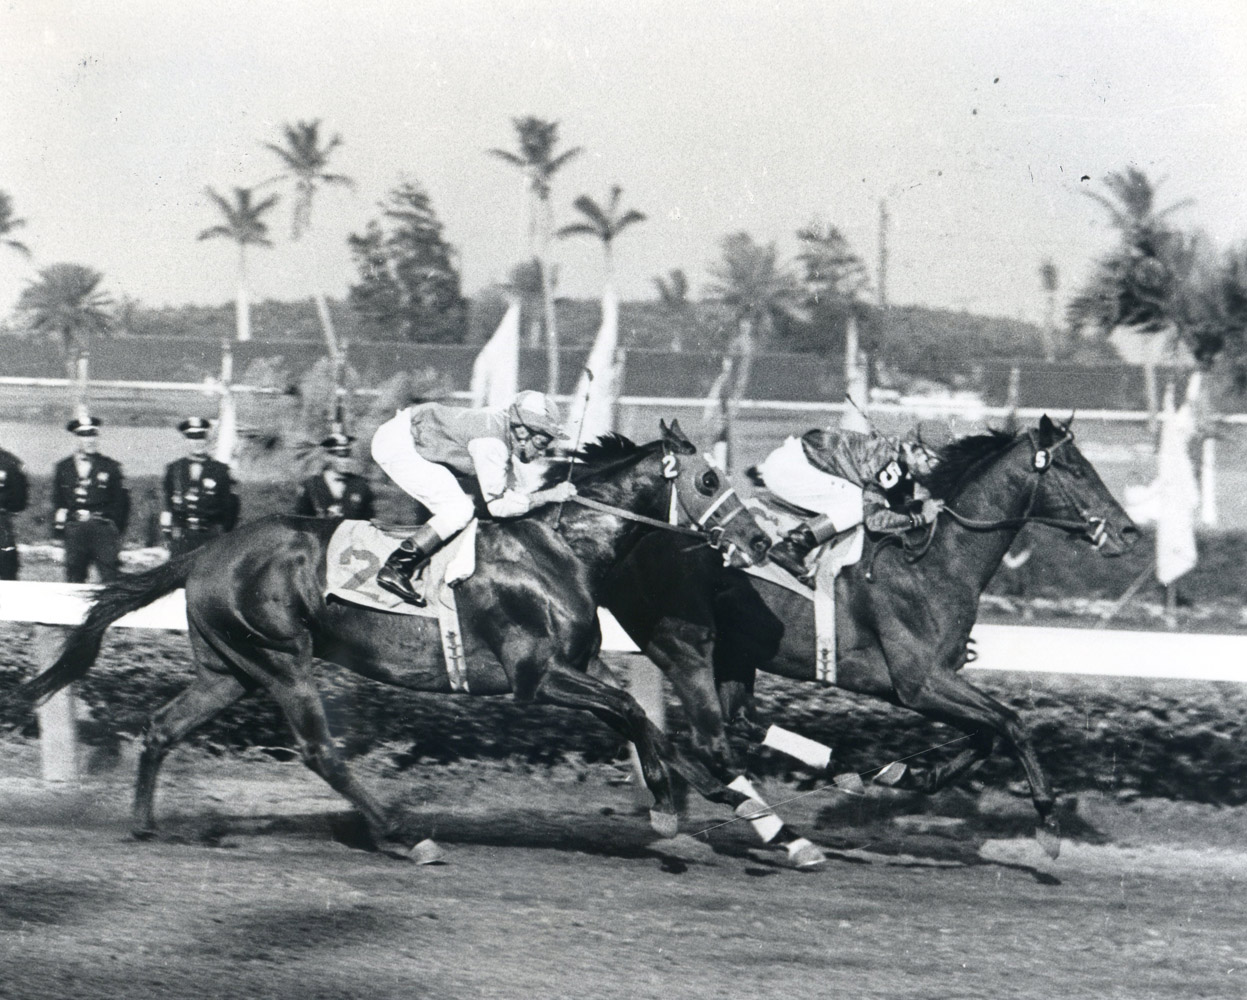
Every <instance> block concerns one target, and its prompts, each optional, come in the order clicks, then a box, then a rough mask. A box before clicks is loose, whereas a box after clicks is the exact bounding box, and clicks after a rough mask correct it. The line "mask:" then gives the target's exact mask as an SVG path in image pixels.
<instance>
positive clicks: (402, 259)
mask: <svg viewBox="0 0 1247 1000" xmlns="http://www.w3.org/2000/svg"><path fill="white" fill-rule="evenodd" d="M378 208H380V210H381V219H380V220H376V219H374V220H372V221H370V222H369V223H368V226H367V228H366V229H365V231H364V233H363V234H362V235H352V236H350V237H349V239H348V240H347V243H348V244H349V245H350V248H351V254H352V256H353V257H354V258H355V263H356V266H357V267H358V269H359V275H360V280H359V283H358V284H355V285H352V286H351V290H350V303H351V306H352V308H354V309H355V311H356V312H357V313H359V315H360V316H361V317H363V318H364V320H365V321H366V322H367V323H368V324H369V326H371V327H373V328H374V332H375V333H376V334H378V335H381V336H386V337H392V338H399V339H403V340H412V341H418V342H422V343H461V342H462V341H463V339H464V336H465V335H466V333H467V324H466V322H465V302H464V298H463V294H462V290H461V278H460V274H459V269H458V266H457V264H456V260H455V258H456V252H455V248H454V247H453V246H451V245H450V244H449V243H447V242H446V239H445V236H444V235H443V226H442V223H441V220H440V219H438V217H437V212H436V211H435V210H434V209H433V202H432V199H431V198H430V197H429V195H428V192H427V191H425V190H424V188H422V187H421V186H420V185H419V184H417V183H415V182H414V181H410V180H404V181H402V182H401V183H400V184H399V185H398V186H397V187H395V188H394V189H393V190H392V191H391V192H390V193H389V194H388V195H387V196H386V198H385V200H384V201H382V202H380V203H379V205H378Z"/></svg>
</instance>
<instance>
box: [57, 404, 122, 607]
mask: <svg viewBox="0 0 1247 1000" xmlns="http://www.w3.org/2000/svg"><path fill="white" fill-rule="evenodd" d="M100 424H101V421H100V419H99V418H98V417H89V416H81V417H78V418H77V419H75V420H71V421H70V422H69V423H68V424H66V425H65V429H66V430H67V431H69V432H70V433H71V434H73V435H74V436H75V437H76V438H77V439H78V444H77V448H76V449H75V451H74V454H72V455H70V456H69V457H68V458H63V459H61V460H60V461H59V462H57V463H56V468H55V469H54V470H53V471H52V509H53V511H54V513H53V517H52V530H53V533H54V534H55V535H56V536H57V537H63V538H64V539H65V579H66V580H68V581H69V582H70V583H85V582H86V579H87V571H88V569H89V568H90V567H91V566H92V565H94V566H95V567H96V569H97V570H98V571H99V574H100V577H101V579H103V580H104V581H106V582H107V581H109V580H113V579H115V578H116V576H117V572H118V567H119V565H120V562H121V537H122V535H124V534H125V530H126V524H127V522H128V521H129V519H130V493H129V491H128V490H127V489H126V486H125V480H124V477H123V475H122V472H121V466H120V465H119V464H118V463H117V462H116V461H114V460H113V459H111V458H109V457H108V456H106V455H101V454H99V452H98V448H99V433H100Z"/></svg>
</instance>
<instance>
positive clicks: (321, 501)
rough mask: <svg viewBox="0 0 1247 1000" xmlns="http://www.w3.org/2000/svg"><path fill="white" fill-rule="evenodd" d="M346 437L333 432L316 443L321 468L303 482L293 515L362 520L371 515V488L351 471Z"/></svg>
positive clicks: (349, 438)
mask: <svg viewBox="0 0 1247 1000" xmlns="http://www.w3.org/2000/svg"><path fill="white" fill-rule="evenodd" d="M354 442H355V439H354V438H353V437H351V436H350V435H349V434H342V433H338V432H335V433H333V434H330V435H329V436H328V437H327V438H325V440H323V441H322V442H321V443H320V447H321V451H322V452H323V453H324V465H323V468H322V469H321V471H320V472H319V473H317V474H316V475H314V476H309V477H308V478H307V479H305V480H303V482H302V484H301V486H300V489H299V497H298V499H297V500H296V501H295V506H294V512H295V513H296V514H299V515H301V516H303V517H349V518H355V519H358V520H362V521H367V520H371V519H372V517H374V516H375V510H374V504H373V495H372V487H371V486H369V485H368V480H367V479H365V478H364V477H363V476H361V475H359V474H358V473H356V472H354V471H353V470H354V464H355V463H354V459H353V458H352V457H351V445H352V444H353V443H354Z"/></svg>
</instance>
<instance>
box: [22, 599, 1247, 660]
mask: <svg viewBox="0 0 1247 1000" xmlns="http://www.w3.org/2000/svg"><path fill="white" fill-rule="evenodd" d="M95 589H96V588H95V587H93V586H91V585H89V584H81V583H35V582H27V581H20V580H19V581H7V580H5V581H0V621H14V622H31V623H38V624H44V625H77V624H78V623H79V622H81V621H82V618H83V615H84V614H85V613H86V609H87V605H88V603H89V601H90V597H91V594H92V593H93V592H94V591H95ZM598 614H599V617H600V619H601V623H602V648H603V649H604V650H606V651H607V652H615V653H635V652H638V650H637V647H636V646H635V644H633V642H632V640H631V639H629V638H628V636H627V634H626V633H625V632H624V631H623V629H622V628H620V627H619V623H618V622H616V621H615V619H614V618H612V617H611V616H610V614H609V613H607V612H606V611H600V612H599V613H598ZM118 626H119V627H123V628H154V629H168V630H175V631H185V629H186V601H185V594H184V592H183V591H181V590H176V591H174V592H173V593H171V594H169V595H167V596H166V597H162V598H161V599H160V600H158V601H153V602H152V603H151V604H149V605H148V606H147V607H145V608H142V609H140V610H139V611H136V612H134V613H132V614H129V615H126V616H125V617H124V618H122V619H121V620H120V621H118V622H116V623H115V626H114V627H118ZM973 635H974V639H975V642H976V648H977V650H978V659H977V660H976V661H975V662H974V663H972V664H970V665H969V666H968V667H967V669H969V670H1009V671H1019V672H1031V673H1045V674H1083V675H1089V676H1097V675H1098V676H1111V677H1157V678H1175V679H1182V680H1201V681H1237V682H1239V683H1247V635H1208V634H1202V633H1191V632H1126V631H1110V630H1107V629H1106V630H1099V629H1085V628H1052V627H1049V626H1043V625H985V624H979V625H976V626H975V627H974V632H973Z"/></svg>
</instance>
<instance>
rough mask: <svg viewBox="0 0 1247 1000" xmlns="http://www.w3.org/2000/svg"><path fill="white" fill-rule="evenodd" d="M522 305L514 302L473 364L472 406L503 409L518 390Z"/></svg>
mask: <svg viewBox="0 0 1247 1000" xmlns="http://www.w3.org/2000/svg"><path fill="white" fill-rule="evenodd" d="M519 377H520V303H519V300H518V299H513V300H512V301H511V304H510V305H509V306H508V307H507V312H506V315H505V316H503V317H502V322H501V323H499V324H498V329H497V330H495V331H494V335H493V336H492V337H490V338H489V340H488V341H487V342H486V344H485V346H484V347H482V348H481V352H480V354H478V355H477V356H476V360H475V361H473V362H472V384H471V393H472V405H473V406H476V407H482V406H484V407H489V408H490V409H500V408H502V407H504V406H509V405H510V403H511V401H512V400H513V399H515V394H516V392H517V391H518V390H519Z"/></svg>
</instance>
